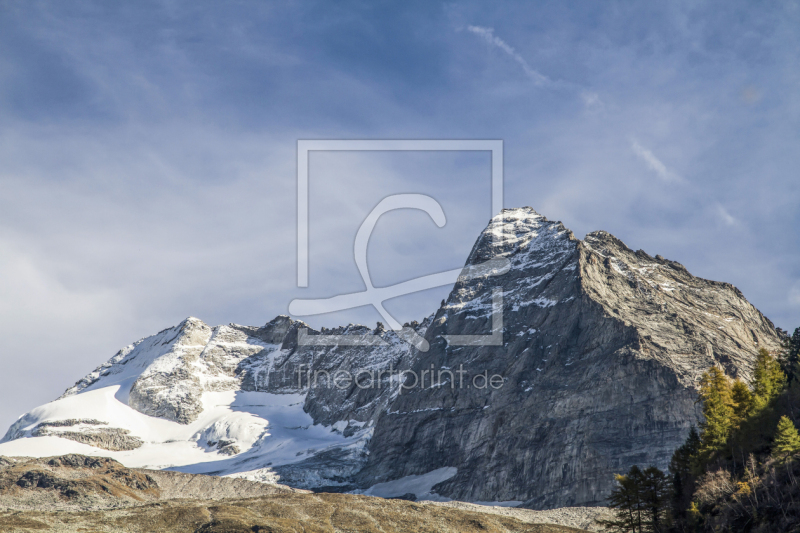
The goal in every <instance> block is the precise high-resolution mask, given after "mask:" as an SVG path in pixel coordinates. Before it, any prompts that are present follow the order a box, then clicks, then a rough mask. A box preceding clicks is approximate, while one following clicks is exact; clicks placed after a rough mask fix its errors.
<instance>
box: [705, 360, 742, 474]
mask: <svg viewBox="0 0 800 533" xmlns="http://www.w3.org/2000/svg"><path fill="white" fill-rule="evenodd" d="M699 399H700V401H702V402H703V417H704V418H705V420H704V421H703V422H702V423H701V424H700V429H701V432H700V454H699V455H700V460H701V461H702V462H703V463H705V462H707V461H708V460H709V459H710V458H711V457H712V456H713V455H714V454H715V453H716V452H718V451H719V450H722V449H724V448H725V446H726V443H727V441H728V437H729V436H730V434H731V429H732V427H733V418H734V410H733V398H732V396H731V382H730V379H728V377H727V376H726V375H725V374H724V373H723V372H722V370H720V369H719V368H717V367H715V366H713V367H711V368H709V369H708V371H706V372H705V373H704V374H703V376H702V378H701V379H700V398H699Z"/></svg>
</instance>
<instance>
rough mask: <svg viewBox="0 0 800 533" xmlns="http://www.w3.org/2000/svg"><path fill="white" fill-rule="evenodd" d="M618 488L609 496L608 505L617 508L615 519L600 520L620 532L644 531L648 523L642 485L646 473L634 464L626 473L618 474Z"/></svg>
mask: <svg viewBox="0 0 800 533" xmlns="http://www.w3.org/2000/svg"><path fill="white" fill-rule="evenodd" d="M615 479H616V481H617V486H616V488H615V489H614V490H613V491H612V492H611V496H609V498H608V506H609V507H611V508H612V509H614V510H615V514H616V518H615V519H614V520H600V521H598V522H599V523H600V524H601V525H603V526H605V528H606V529H608V530H610V531H616V532H619V533H643V532H644V530H643V529H642V527H643V526H644V524H645V523H646V518H645V516H643V514H644V502H643V497H642V485H643V481H644V473H643V472H642V471H641V469H639V467H638V466H636V465H634V466H632V467H631V469H630V470H629V471H628V473H627V474H626V475H624V476H623V475H621V474H617V475H616V476H615Z"/></svg>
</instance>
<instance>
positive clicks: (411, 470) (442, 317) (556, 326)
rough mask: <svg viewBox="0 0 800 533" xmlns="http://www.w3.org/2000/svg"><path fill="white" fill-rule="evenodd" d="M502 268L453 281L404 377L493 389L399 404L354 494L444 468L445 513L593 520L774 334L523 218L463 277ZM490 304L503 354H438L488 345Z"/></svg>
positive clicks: (602, 244)
mask: <svg viewBox="0 0 800 533" xmlns="http://www.w3.org/2000/svg"><path fill="white" fill-rule="evenodd" d="M495 236H500V237H501V239H500V240H499V242H497V239H495ZM496 257H506V258H507V259H509V260H510V261H511V264H512V268H511V270H510V271H509V272H508V273H507V274H505V275H501V276H490V277H485V278H479V279H472V280H462V281H459V282H458V283H457V284H456V286H455V288H454V290H453V292H452V293H451V295H450V297H449V298H448V300H447V302H446V305H445V306H444V307H443V308H442V309H440V310H439V311H438V312H437V313H436V315H435V317H434V319H433V325H432V326H431V328H429V330H428V332H427V334H426V339H427V340H428V341H429V342H430V344H431V349H430V351H429V352H427V353H420V354H418V356H417V357H416V358H415V360H414V366H413V368H414V370H416V371H417V372H421V371H422V370H424V369H426V368H430V367H431V366H433V367H434V368H442V367H449V368H457V367H458V368H463V369H464V370H465V371H466V375H467V376H475V375H477V374H482V373H484V372H485V371H486V372H488V375H490V376H491V375H493V374H498V375H500V376H503V378H504V381H503V386H502V387H500V388H498V389H493V388H491V387H489V388H486V389H476V388H475V387H474V386H473V384H472V383H470V382H469V381H467V382H466V383H464V386H463V387H460V386H456V387H454V388H452V387H451V386H440V387H428V388H414V389H412V390H410V391H408V392H407V393H404V394H403V395H399V396H398V397H397V398H395V399H394V400H393V402H392V404H391V406H390V409H389V410H388V411H387V412H385V413H383V414H382V415H381V416H380V418H379V419H378V420H377V422H376V426H375V432H374V435H373V438H372V440H371V441H370V444H369V451H370V456H369V460H368V464H367V466H366V468H365V469H364V470H362V471H361V472H360V474H359V476H358V479H359V481H360V482H361V483H363V484H364V485H366V484H372V483H375V482H376V481H385V480H391V479H397V478H401V477H403V476H408V475H414V474H422V473H425V472H428V471H431V470H434V469H436V468H441V467H446V466H453V467H457V468H458V473H457V474H456V475H455V476H454V477H453V478H451V479H449V480H447V481H444V482H443V483H440V484H439V485H437V487H436V490H437V491H438V493H439V494H442V495H445V496H448V497H451V498H454V499H460V500H478V501H480V500H483V501H487V500H520V501H524V502H526V506H529V507H535V508H546V507H555V506H564V505H587V504H588V505H591V504H599V503H602V502H603V501H604V499H605V498H606V497H607V495H608V493H609V491H610V489H611V487H612V484H613V474H614V473H618V472H623V471H626V470H627V469H628V468H629V467H630V466H631V465H633V464H656V465H658V466H659V467H661V468H665V467H666V466H667V462H668V460H669V457H670V455H671V452H672V451H673V450H674V448H676V447H677V446H678V445H680V444H681V443H682V441H683V439H684V438H685V436H686V433H687V432H688V429H689V426H690V424H693V423H695V424H696V423H697V421H698V419H699V416H700V413H699V406H698V405H696V404H695V398H696V394H695V384H696V380H697V379H698V378H699V376H700V374H701V373H702V371H704V370H705V369H707V368H708V367H709V366H711V365H713V364H722V365H723V366H724V367H725V369H726V371H727V372H728V373H729V374H731V375H742V376H744V377H745V378H746V377H748V376H749V373H750V370H751V365H752V361H753V360H754V358H755V354H756V352H757V349H758V348H759V347H760V346H764V347H766V348H768V349H776V348H777V347H778V337H777V335H776V333H775V331H774V328H773V326H772V324H771V323H770V322H769V321H768V320H766V319H765V318H764V317H763V316H762V315H761V314H760V313H759V312H758V311H757V310H756V309H755V308H753V306H752V305H750V304H749V303H747V301H746V300H744V298H743V297H742V295H741V293H739V292H738V290H736V289H735V288H734V287H732V286H730V285H728V284H723V283H716V282H711V281H707V280H702V279H699V278H695V277H692V276H691V275H690V274H689V273H688V272H687V271H686V269H685V268H683V267H682V266H680V265H678V264H677V263H673V262H670V261H667V260H664V259H661V258H655V259H654V258H651V257H649V256H648V255H647V254H645V253H643V252H632V251H631V250H629V249H628V248H627V247H626V246H625V245H624V244H622V242H621V241H619V240H617V239H615V238H614V237H612V236H610V235H608V234H607V233H603V232H598V233H594V234H590V235H589V236H587V238H586V240H585V241H583V242H581V241H579V240H577V239H576V238H575V237H574V236H573V235H572V233H571V232H570V231H568V230H567V229H565V228H564V227H563V226H562V225H561V224H560V223H558V222H551V221H548V220H547V219H545V218H544V217H541V216H540V215H538V214H537V213H535V212H534V211H533V210H532V209H529V208H528V209H518V210H507V211H506V212H505V213H504V217H503V219H502V220H501V219H500V218H499V217H498V218H495V219H494V220H493V221H492V222H491V224H490V225H489V227H488V228H487V230H486V231H485V232H484V234H483V235H482V236H481V238H480V239H479V240H478V242H477V243H476V245H475V247H474V249H473V251H472V253H471V254H470V258H469V260H468V261H467V265H474V264H478V263H480V262H483V261H486V260H488V259H492V258H496ZM495 288H499V289H501V290H502V292H503V295H504V301H503V346H451V345H448V343H447V342H445V340H444V339H443V338H442V335H448V334H480V333H488V332H489V330H490V328H491V325H490V323H491V319H490V310H491V306H490V305H489V304H488V302H489V298H490V295H491V292H492V291H491V289H495ZM477 384H478V385H479V386H480V385H481V384H482V381H481V380H478V382H477ZM459 385H460V384H459Z"/></svg>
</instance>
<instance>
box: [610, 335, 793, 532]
mask: <svg viewBox="0 0 800 533" xmlns="http://www.w3.org/2000/svg"><path fill="white" fill-rule="evenodd" d="M778 332H779V334H780V335H781V337H782V348H781V351H780V352H779V353H777V354H774V355H773V354H770V353H769V352H768V351H767V350H765V349H764V348H761V349H760V350H759V352H758V356H757V358H756V361H755V368H754V370H753V379H752V381H751V383H750V385H749V386H748V384H747V383H745V382H744V381H742V380H741V379H740V378H737V379H731V378H730V377H728V376H726V375H725V373H724V372H723V371H722V370H721V369H720V368H718V367H716V366H714V367H711V368H709V369H708V370H707V371H706V372H705V373H704V374H703V375H702V378H701V380H700V383H699V394H698V402H701V403H702V411H703V421H702V422H701V423H700V424H699V428H695V427H692V428H691V430H690V432H689V436H688V437H687V439H686V442H685V443H684V444H683V445H682V446H680V447H679V448H678V449H677V450H675V452H674V453H673V455H672V458H671V461H670V463H669V468H668V472H663V471H661V470H660V469H658V468H656V467H655V466H649V467H646V468H644V469H642V468H640V467H638V466H634V467H632V468H631V469H630V470H629V471H628V473H627V474H624V475H617V476H616V488H615V489H614V491H613V492H612V494H611V496H610V498H609V506H610V507H612V508H613V509H614V510H615V517H614V518H613V519H611V520H603V521H601V524H602V525H604V526H605V527H606V529H608V530H610V531H615V532H620V533H622V532H624V533H673V532H681V533H688V532H702V531H789V529H783V528H788V527H792V529H794V526H796V528H797V531H800V482H797V481H796V480H795V467H797V478H800V434H798V431H797V427H796V423H797V422H798V420H800V328H797V329H795V330H794V334H793V335H792V336H791V337H790V336H788V335H787V334H786V332H783V331H782V330H778ZM795 492H796V494H795ZM795 495H796V496H797V503H796V504H795ZM778 523H780V524H781V526H780V527H781V528H782V529H774V527H776V526H775V524H778ZM765 524H766V525H765ZM764 528H766V529H764Z"/></svg>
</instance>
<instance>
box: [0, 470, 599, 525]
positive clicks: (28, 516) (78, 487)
mask: <svg viewBox="0 0 800 533" xmlns="http://www.w3.org/2000/svg"><path fill="white" fill-rule="evenodd" d="M465 505H466V504H465ZM475 507H477V509H460V508H452V507H447V508H442V507H437V506H435V505H432V504H427V503H420V504H415V503H411V502H406V501H401V500H384V499H380V498H369V497H365V496H355V495H343V494H322V495H316V494H311V493H309V492H308V491H298V490H294V489H290V488H289V487H285V486H281V485H270V484H264V483H256V482H252V481H245V480H241V479H226V478H220V477H213V476H202V475H191V474H181V473H177V472H162V471H152V470H150V471H148V470H134V469H129V468H125V467H123V466H122V465H121V464H120V463H118V462H116V461H114V460H111V459H107V458H96V457H87V456H82V455H74V454H73V455H65V456H59V457H50V458H46V459H38V460H37V459H31V458H17V459H8V458H3V457H0V532H6V531H8V532H12V531H53V532H62V533H63V532H81V531H97V532H101V531H108V532H114V533H118V532H122V531H129V532H134V531H142V532H148V533H149V532H152V531H163V532H165V533H169V532H173V531H174V532H181V533H183V532H187V531H189V532H191V531H194V532H198V533H239V532H243V533H244V532H246V533H253V532H272V533H282V532H287V533H288V532H293V533H294V532H299V531H318V532H326V531H329V532H332V533H333V532H345V531H363V532H369V531H376V532H378V531H380V532H387V531H398V532H400V531H420V532H422V531H430V532H437V533H441V532H448V531H452V532H454V533H455V532H458V533H463V532H467V531H481V532H498V533H499V532H504V533H505V532H508V533H510V532H529V533H568V532H573V531H574V532H578V531H584V530H583V529H574V528H572V527H566V526H562V525H559V524H558V523H555V524H554V523H541V522H553V521H554V520H555V521H558V520H562V521H564V522H566V523H578V524H581V525H584V524H586V525H588V526H589V527H592V529H593V530H594V529H596V524H594V522H593V520H592V517H593V515H592V514H591V511H592V509H585V510H573V511H572V516H569V514H567V515H565V516H563V517H562V516H550V515H548V516H541V517H539V516H537V513H538V512H537V511H527V510H517V509H512V510H509V511H506V510H503V509H498V508H495V509H492V508H483V507H479V506H475ZM485 510H488V511H490V512H488V513H487V512H482V511H485ZM491 511H495V512H491ZM515 512H516V513H517V514H518V515H520V516H516V517H515V516H514V515H513V513H515ZM595 516H596V513H595Z"/></svg>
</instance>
